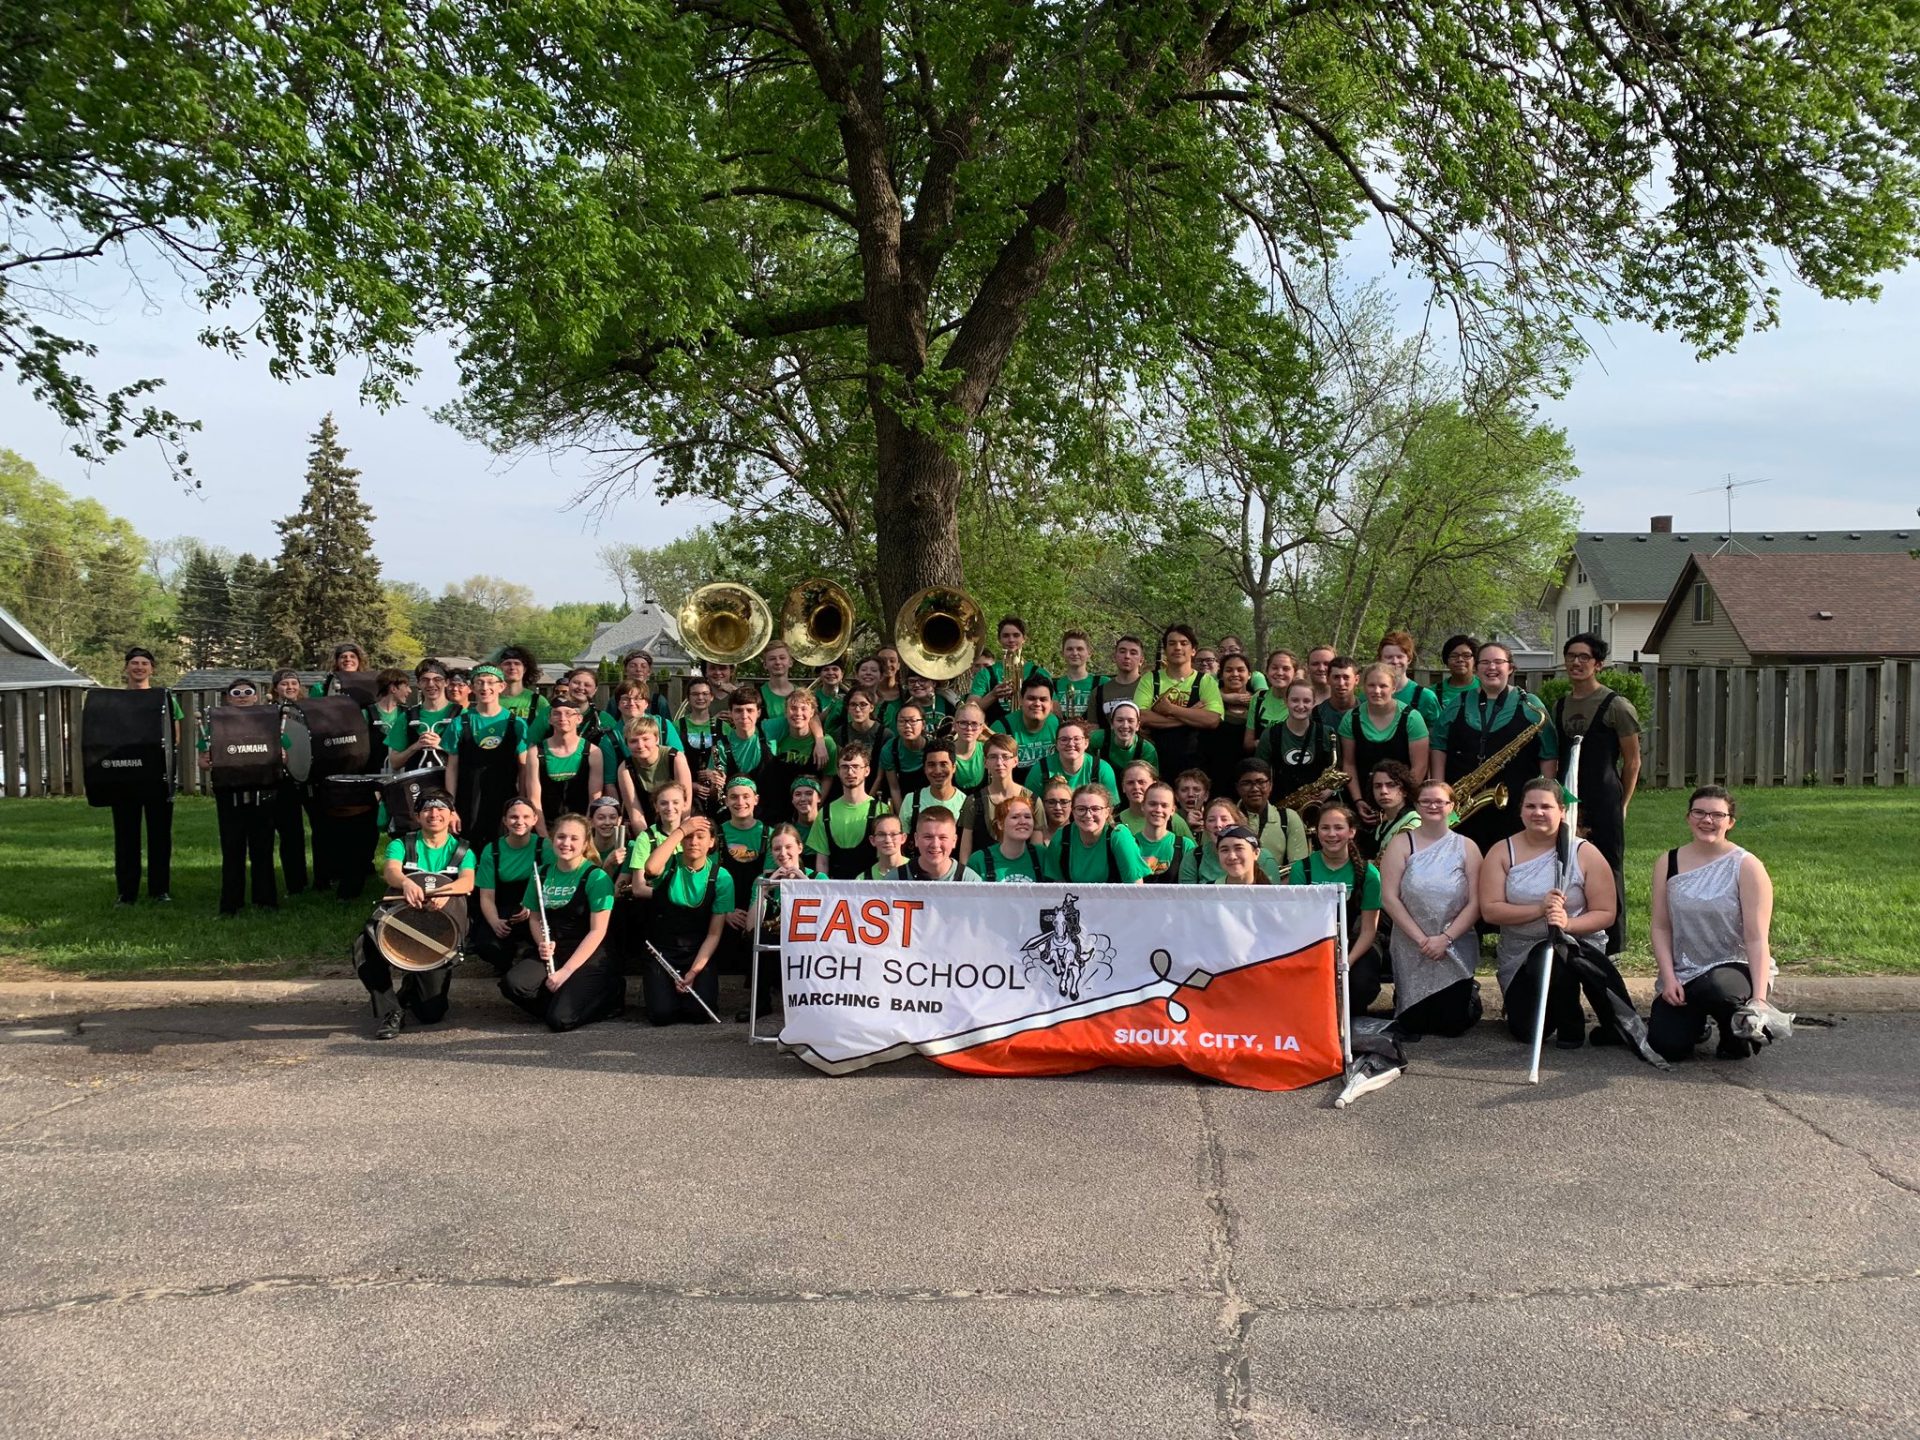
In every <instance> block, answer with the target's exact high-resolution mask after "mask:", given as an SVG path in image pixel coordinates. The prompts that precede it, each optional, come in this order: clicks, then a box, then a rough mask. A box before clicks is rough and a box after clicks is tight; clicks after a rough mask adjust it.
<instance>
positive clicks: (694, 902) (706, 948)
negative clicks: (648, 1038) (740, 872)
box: [645, 815, 734, 1025]
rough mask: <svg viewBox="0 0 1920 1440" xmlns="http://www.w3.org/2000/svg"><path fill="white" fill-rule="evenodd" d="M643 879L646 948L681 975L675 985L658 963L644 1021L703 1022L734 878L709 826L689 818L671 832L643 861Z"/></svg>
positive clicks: (716, 985)
mask: <svg viewBox="0 0 1920 1440" xmlns="http://www.w3.org/2000/svg"><path fill="white" fill-rule="evenodd" d="M645 876H646V883H647V884H648V885H649V886H650V887H652V891H653V898H652V899H651V900H650V901H648V902H647V903H648V915H647V942H648V944H649V946H650V948H652V949H654V950H656V951H658V952H659V954H660V955H662V956H664V957H665V958H666V960H667V962H668V963H669V964H671V965H672V966H673V967H674V969H676V970H678V971H679V972H680V979H679V980H678V981H677V982H676V981H675V980H674V978H673V977H672V976H671V975H669V974H668V973H667V970H666V967H665V966H663V965H661V964H660V963H659V961H657V960H655V961H654V963H653V964H652V965H651V966H650V967H649V968H648V969H647V971H646V980H645V991H646V997H647V1019H649V1020H651V1021H652V1022H653V1023H654V1024H655V1025H671V1024H673V1023H674V1022H676V1021H679V1020H692V1021H698V1020H700V1019H702V1018H703V1016H704V1014H705V1012H703V1011H702V1009H701V1007H700V1004H699V1001H705V1002H706V1005H707V1008H708V1010H711V1009H712V1007H713V1005H714V1004H715V1002H717V1001H718V1000H719V998H720V977H719V975H718V974H717V973H716V972H715V971H714V969H713V966H712V963H711V962H712V960H713V952H714V951H715V950H717V949H718V948H719V946H720V932H721V930H722V928H723V927H724V926H725V924H726V919H727V916H728V915H730V914H731V913H732V912H733V908H734V907H733V877H732V876H731V875H729V874H728V873H727V871H726V867H725V866H723V865H722V864H721V863H720V861H719V859H718V858H717V857H716V856H715V855H714V854H713V825H712V822H710V821H709V820H708V819H707V818H706V817H705V816H702V815H696V816H692V817H690V818H688V819H686V820H683V821H681V822H680V824H678V825H676V826H675V827H674V828H673V829H672V830H671V831H669V832H668V833H667V835H666V836H665V837H664V838H662V840H661V841H660V843H659V844H657V845H655V846H654V847H653V853H652V854H650V855H648V856H647V864H646V870H645ZM649 958H651V957H649ZM695 996H698V997H699V1000H695V999H694V997H695Z"/></svg>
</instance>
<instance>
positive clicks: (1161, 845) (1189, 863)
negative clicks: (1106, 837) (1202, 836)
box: [1133, 815, 1200, 885]
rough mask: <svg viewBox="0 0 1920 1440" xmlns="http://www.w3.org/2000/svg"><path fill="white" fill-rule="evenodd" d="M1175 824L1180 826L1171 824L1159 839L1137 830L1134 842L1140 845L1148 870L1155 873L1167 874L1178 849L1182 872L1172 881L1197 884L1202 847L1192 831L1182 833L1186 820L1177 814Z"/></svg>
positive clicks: (1182, 883) (1177, 883)
mask: <svg viewBox="0 0 1920 1440" xmlns="http://www.w3.org/2000/svg"><path fill="white" fill-rule="evenodd" d="M1174 825H1177V826H1179V829H1178V830H1176V829H1174V828H1172V827H1171V826H1169V827H1168V830H1167V833H1166V834H1164V835H1162V836H1161V837H1160V838H1159V839H1158V840H1147V839H1144V838H1142V837H1141V836H1140V835H1139V834H1138V833H1137V832H1136V833H1135V834H1134V837H1133V842H1134V844H1135V845H1136V846H1137V847H1139V850H1140V858H1141V860H1143V861H1144V862H1145V863H1146V867H1147V869H1148V871H1150V872H1151V873H1152V874H1155V875H1164V874H1166V871H1167V867H1168V866H1169V865H1171V864H1173V854H1174V851H1175V850H1176V849H1178V850H1179V852H1180V873H1179V875H1178V877H1177V878H1175V879H1174V880H1173V881H1172V882H1171V883H1173V884H1175V885H1197V884H1199V883H1200V847H1199V846H1198V845H1196V844H1194V843H1193V836H1192V834H1191V833H1185V834H1183V833H1182V832H1183V831H1185V830H1186V826H1187V822H1186V821H1184V820H1182V819H1180V817H1179V816H1177V815H1176V816H1175V817H1174Z"/></svg>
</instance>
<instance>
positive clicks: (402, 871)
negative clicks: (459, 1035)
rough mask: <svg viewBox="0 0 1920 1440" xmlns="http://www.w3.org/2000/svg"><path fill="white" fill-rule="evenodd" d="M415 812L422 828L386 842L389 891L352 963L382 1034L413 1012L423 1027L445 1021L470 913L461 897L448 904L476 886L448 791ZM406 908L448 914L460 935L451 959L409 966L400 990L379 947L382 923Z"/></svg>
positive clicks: (431, 795)
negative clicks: (456, 831)
mask: <svg viewBox="0 0 1920 1440" xmlns="http://www.w3.org/2000/svg"><path fill="white" fill-rule="evenodd" d="M414 813H415V815H416V817H417V818H418V819H419V821H420V830H419V832H418V833H417V834H413V835H408V836H404V837H402V838H400V839H396V840H393V841H390V842H389V843H388V845H387V859H386V867H385V872H384V873H385V876H386V881H387V889H388V891H389V892H390V893H389V894H388V895H387V896H386V897H385V898H383V899H382V900H381V901H380V903H379V904H378V905H376V906H374V908H373V914H372V915H371V916H369V917H368V919H367V924H366V928H365V929H364V930H362V931H361V932H360V935H359V937H358V938H357V939H355V941H354V942H353V968H354V970H355V972H356V973H357V974H358V975H359V976H360V983H361V984H362V985H365V986H366V987H367V993H368V994H369V995H370V996H372V997H373V1013H374V1015H375V1017H376V1018H377V1019H378V1020H379V1022H380V1023H379V1027H378V1028H377V1029H376V1030H375V1031H374V1032H373V1033H374V1038H375V1039H377V1040H391V1039H393V1037H394V1036H396V1035H398V1034H399V1033H400V1025H401V1019H402V1016H403V1015H404V1013H405V1012H406V1011H408V1010H411V1011H412V1012H413V1018H414V1019H415V1020H417V1021H419V1022H420V1023H421V1024H422V1025H433V1024H436V1023H438V1022H439V1021H441V1020H444V1019H446V1016H447V1005H448V990H449V989H450V988H451V986H452V984H453V961H454V957H455V956H456V955H457V954H458V953H459V944H460V940H461V939H462V938H464V936H465V932H466V916H467V910H466V904H465V902H464V901H462V902H461V903H460V904H458V905H451V906H450V905H449V904H448V903H447V902H448V901H449V900H452V899H454V898H455V897H458V896H465V895H469V894H471V893H472V892H473V852H472V851H471V850H469V849H468V848H467V845H466V842H465V841H463V840H461V839H460V838H459V837H458V836H457V835H455V834H454V833H453V800H452V799H451V797H449V796H448V795H447V794H446V792H445V791H441V790H429V791H426V792H425V793H423V794H422V795H421V797H420V799H419V801H418V803H417V805H416V806H415V812H414ZM406 911H433V912H436V913H442V914H446V915H448V916H450V917H452V918H453V920H454V922H455V924H454V927H453V928H454V930H455V932H456V933H455V936H454V938H453V941H452V944H451V945H450V946H449V947H448V949H447V954H446V963H445V964H442V965H440V966H439V967H437V968H435V969H431V970H412V969H409V970H407V971H406V978H405V979H403V980H402V981H401V982H400V989H399V992H398V993H397V994H396V993H395V991H394V988H393V970H394V967H393V965H392V964H390V963H389V962H388V960H387V957H386V954H385V953H384V952H383V951H382V950H381V948H380V940H379V929H380V922H381V920H382V919H384V918H385V917H386V916H387V915H389V914H402V913H404V912H406Z"/></svg>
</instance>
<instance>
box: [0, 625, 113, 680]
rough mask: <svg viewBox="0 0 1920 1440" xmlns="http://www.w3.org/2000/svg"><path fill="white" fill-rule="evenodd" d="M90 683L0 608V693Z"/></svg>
mask: <svg viewBox="0 0 1920 1440" xmlns="http://www.w3.org/2000/svg"><path fill="white" fill-rule="evenodd" d="M93 683H94V682H93V681H92V680H90V679H88V678H87V677H86V676H85V675H82V674H81V673H80V672H79V671H78V670H76V669H74V668H73V667H72V666H71V665H69V664H67V663H66V662H65V661H63V660H61V658H60V657H59V656H58V655H56V654H54V653H53V651H51V650H49V649H48V648H47V647H46V646H45V645H44V644H43V643H41V641H40V639H39V638H38V637H37V636H35V635H34V633H33V632H32V631H31V630H29V629H27V627H26V626H25V625H22V624H21V623H20V621H19V620H18V619H16V618H15V616H14V615H13V613H12V612H11V611H9V610H7V609H6V608H5V607H4V606H0V690H38V689H40V688H42V687H43V686H49V685H56V686H58V685H71V686H87V685H92V684H93Z"/></svg>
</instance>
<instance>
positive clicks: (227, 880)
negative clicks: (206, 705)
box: [199, 675, 306, 920]
mask: <svg viewBox="0 0 1920 1440" xmlns="http://www.w3.org/2000/svg"><path fill="white" fill-rule="evenodd" d="M225 699H226V703H225V704H224V705H222V706H220V708H219V709H217V710H213V711H211V712H209V713H208V715H207V717H206V723H205V725H204V726H202V728H201V731H200V743H199V749H200V768H201V769H202V770H204V771H206V772H207V778H208V779H209V781H211V783H212V785H213V809H214V815H215V817H216V819H217V820H218V823H219V829H220V918H221V919H222V920H231V919H233V918H234V916H236V915H238V914H239V913H240V907H241V905H242V903H243V901H244V899H245V897H246V895H247V893H248V886H247V867H248V865H249V864H251V865H252V867H253V886H252V898H253V903H254V905H255V906H256V907H258V908H260V909H262V910H277V909H279V908H280V896H279V894H278V892H277V890H276V888H275V886H274V881H273V834H274V822H275V820H276V818H277V817H276V806H277V804H278V802H279V799H280V784H281V782H282V781H283V780H285V779H286V778H287V771H286V764H285V761H284V760H283V758H282V757H283V755H284V754H285V749H286V740H285V737H284V736H283V735H282V734H281V718H280V711H279V708H278V707H277V706H266V705H262V704H261V703H260V684H259V682H258V681H256V680H254V679H253V678H252V677H251V676H247V675H242V676H239V677H238V678H236V679H234V680H230V681H228V682H227V689H226V695H225ZM305 858H306V857H305V856H304V855H303V856H302V857H301V860H302V866H301V868H302V869H303V870H304V869H305V863H304V862H305Z"/></svg>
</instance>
